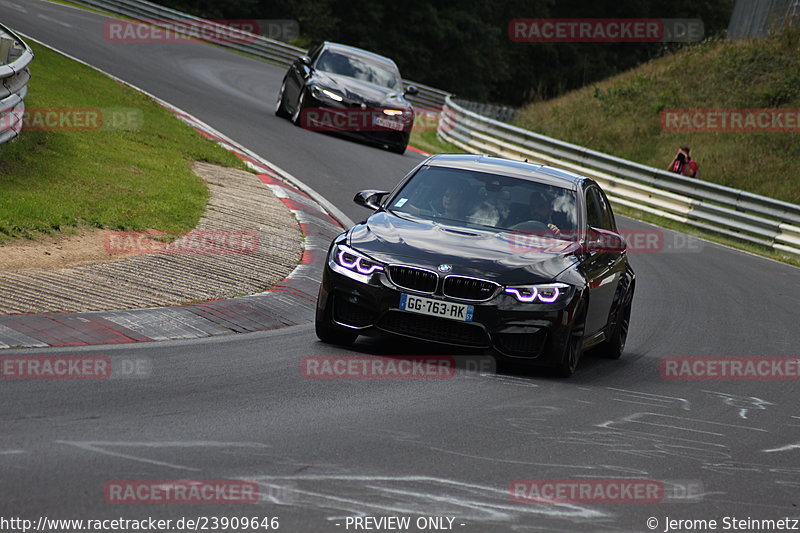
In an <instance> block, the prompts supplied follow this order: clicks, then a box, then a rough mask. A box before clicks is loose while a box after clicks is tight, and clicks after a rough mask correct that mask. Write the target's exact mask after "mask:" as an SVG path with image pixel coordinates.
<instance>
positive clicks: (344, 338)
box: [314, 320, 358, 346]
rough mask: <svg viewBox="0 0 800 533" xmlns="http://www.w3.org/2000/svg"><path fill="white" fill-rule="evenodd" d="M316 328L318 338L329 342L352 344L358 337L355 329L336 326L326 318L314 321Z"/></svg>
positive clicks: (344, 344)
mask: <svg viewBox="0 0 800 533" xmlns="http://www.w3.org/2000/svg"><path fill="white" fill-rule="evenodd" d="M314 330H315V331H316V333H317V338H318V339H319V340H321V341H322V342H325V343H328V344H336V345H339V346H350V345H351V344H353V343H354V342H355V341H356V338H358V333H356V332H354V331H353V330H350V329H345V328H340V327H336V326H334V325H332V324H329V323H327V322H326V321H325V320H317V321H316V322H314Z"/></svg>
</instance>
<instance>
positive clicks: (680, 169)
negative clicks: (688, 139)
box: [667, 146, 699, 178]
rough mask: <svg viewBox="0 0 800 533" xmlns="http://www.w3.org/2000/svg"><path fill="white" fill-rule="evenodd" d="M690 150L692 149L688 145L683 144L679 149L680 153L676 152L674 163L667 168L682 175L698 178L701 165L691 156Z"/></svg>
mask: <svg viewBox="0 0 800 533" xmlns="http://www.w3.org/2000/svg"><path fill="white" fill-rule="evenodd" d="M689 152H690V149H689V147H688V146H681V147H680V148H679V149H678V153H676V154H675V158H674V159H673V160H672V163H670V165H669V167H667V170H669V171H670V172H674V173H676V174H680V175H682V176H688V177H690V178H696V177H697V170H698V168H699V167H698V165H697V162H695V161H694V160H693V159H692V158H691V156H690V155H689Z"/></svg>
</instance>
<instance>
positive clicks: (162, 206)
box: [0, 43, 245, 243]
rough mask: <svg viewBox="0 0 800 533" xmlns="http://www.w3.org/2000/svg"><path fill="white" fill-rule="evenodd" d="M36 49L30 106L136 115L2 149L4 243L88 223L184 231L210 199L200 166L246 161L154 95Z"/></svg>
mask: <svg viewBox="0 0 800 533" xmlns="http://www.w3.org/2000/svg"><path fill="white" fill-rule="evenodd" d="M31 46H32V48H33V50H34V53H35V54H36V58H35V59H34V61H33V63H32V64H31V75H32V78H31V81H30V84H29V92H28V96H27V97H26V98H25V104H26V107H27V108H28V110H29V111H36V110H37V109H42V108H83V109H85V108H91V109H101V110H110V109H117V110H120V109H122V110H125V111H127V112H131V113H132V114H133V115H134V116H135V117H136V119H137V120H136V121H134V123H132V124H131V126H132V127H130V128H128V129H124V128H123V129H117V130H113V129H111V128H109V127H106V126H105V125H104V127H103V128H101V129H97V130H89V131H86V130H84V131H80V130H77V131H65V130H61V131H33V130H29V131H25V130H23V132H22V135H21V136H20V137H19V138H18V139H17V140H16V141H15V142H12V143H10V144H8V145H6V146H4V147H3V148H2V149H0V243H2V242H7V241H10V240H13V239H17V238H21V237H25V238H35V237H36V236H37V235H39V234H42V233H45V234H51V233H56V232H62V231H71V230H74V229H76V228H82V227H96V228H107V229H116V230H144V229H148V228H154V229H158V230H162V231H165V232H168V233H181V232H185V231H188V230H190V229H192V228H193V227H194V226H195V225H196V224H197V222H198V220H199V218H200V215H201V214H202V213H203V210H204V208H205V205H206V202H207V199H208V190H207V189H206V186H205V184H204V183H203V181H202V179H200V178H199V177H198V176H196V175H195V174H194V173H193V172H192V171H191V163H192V162H193V161H208V162H211V163H217V164H221V165H225V166H232V167H236V168H245V167H244V165H243V164H242V163H241V161H239V160H238V159H237V158H236V157H235V156H234V155H233V154H231V153H229V152H227V151H226V150H224V149H223V148H221V147H219V146H218V145H216V144H215V143H213V142H210V141H207V140H205V139H204V138H203V137H201V136H200V135H199V134H198V133H197V132H195V131H194V130H193V129H191V128H190V127H188V126H186V125H185V124H184V123H182V122H180V121H179V120H178V119H177V118H175V117H174V115H172V113H170V112H169V111H167V110H166V109H164V108H162V107H161V106H159V105H158V104H156V103H155V102H153V101H152V100H151V99H150V98H148V97H147V96H144V95H142V94H140V93H138V92H136V91H134V90H132V89H130V88H128V87H125V86H124V85H122V84H120V83H117V82H115V81H114V80H112V79H110V78H108V77H107V76H105V75H103V74H101V73H99V72H97V71H95V70H93V69H91V68H89V67H86V66H84V65H81V64H79V63H76V62H74V61H72V60H69V59H66V58H64V57H63V56H60V55H59V54H56V53H54V52H52V51H50V50H49V49H47V48H44V47H42V46H39V45H37V44H35V43H32V44H31ZM104 116H108V115H104Z"/></svg>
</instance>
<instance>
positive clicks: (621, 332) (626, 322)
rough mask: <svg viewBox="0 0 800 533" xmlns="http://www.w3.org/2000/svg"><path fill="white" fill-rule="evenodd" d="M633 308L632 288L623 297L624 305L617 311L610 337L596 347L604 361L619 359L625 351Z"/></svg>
mask: <svg viewBox="0 0 800 533" xmlns="http://www.w3.org/2000/svg"><path fill="white" fill-rule="evenodd" d="M632 306H633V287H631V288H630V290H629V291H628V294H626V295H625V303H624V304H623V305H622V307H621V308H620V310H619V311H617V317H616V320H615V322H614V330H613V331H612V333H611V337H609V339H608V340H607V341H605V342H604V343H603V344H601V345H600V346H598V347H597V354H598V355H599V356H600V357H604V358H606V359H619V358H620V357H622V352H624V351H625V341H627V340H628V329H629V328H630V323H631V307H632Z"/></svg>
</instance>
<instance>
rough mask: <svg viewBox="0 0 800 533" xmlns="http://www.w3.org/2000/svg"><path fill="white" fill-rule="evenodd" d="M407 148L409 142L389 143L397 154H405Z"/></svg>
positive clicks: (390, 148) (390, 147)
mask: <svg viewBox="0 0 800 533" xmlns="http://www.w3.org/2000/svg"><path fill="white" fill-rule="evenodd" d="M406 148H408V144H403V145H394V146H393V145H389V151H390V152H394V153H395V154H400V155H403V154H404V153H406Z"/></svg>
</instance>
